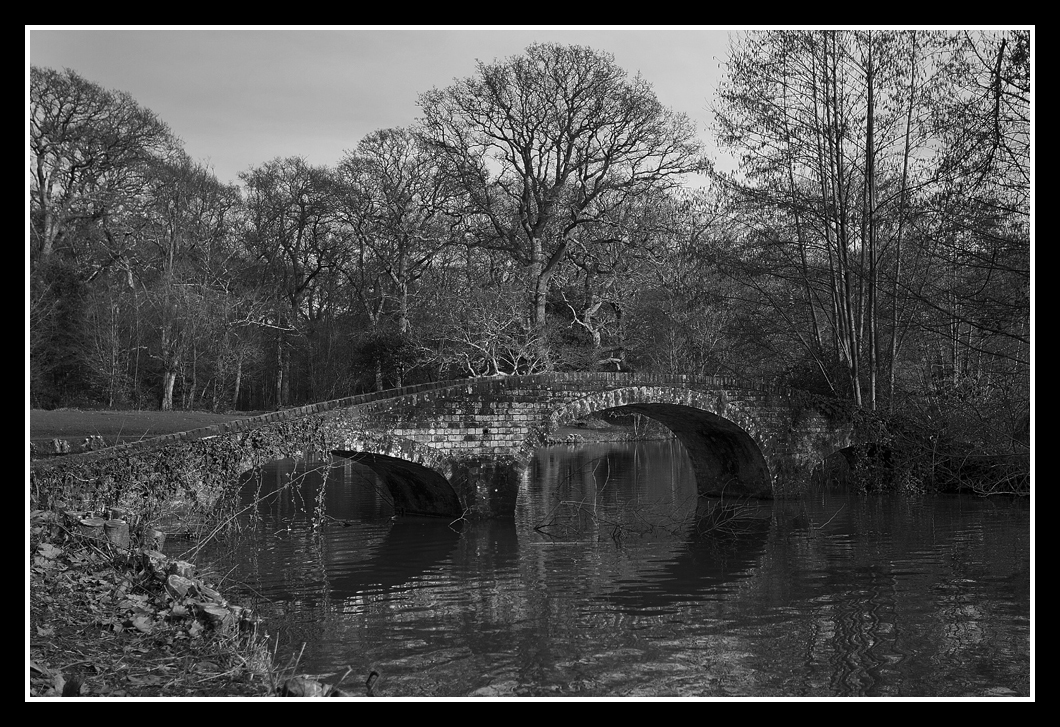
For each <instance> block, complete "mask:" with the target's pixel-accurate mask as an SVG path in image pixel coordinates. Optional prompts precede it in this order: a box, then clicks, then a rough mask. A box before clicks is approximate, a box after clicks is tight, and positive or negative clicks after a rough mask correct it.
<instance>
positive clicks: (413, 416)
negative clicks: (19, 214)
mask: <svg viewBox="0 0 1060 727" xmlns="http://www.w3.org/2000/svg"><path fill="white" fill-rule="evenodd" d="M605 410H617V411H618V412H619V413H623V414H641V415H644V416H647V417H650V418H652V419H655V420H658V421H659V422H661V423H662V424H664V425H665V426H666V427H668V428H669V429H670V430H671V431H673V433H674V435H675V436H676V437H677V438H678V439H679V440H680V441H681V442H682V443H683V444H684V446H685V448H686V449H687V451H688V454H689V457H690V459H691V462H692V466H693V469H694V471H695V475H696V480H697V483H698V488H699V493H700V495H702V496H724V497H729V496H732V497H758V498H771V497H773V496H774V495H776V494H787V493H794V492H796V491H797V487H798V483H799V482H801V481H802V480H803V478H807V477H808V476H809V474H810V472H811V471H812V469H813V467H814V466H815V465H817V464H819V463H820V462H822V461H823V460H824V459H825V457H827V456H828V455H829V454H832V453H833V452H835V451H837V450H839V449H841V448H843V447H846V446H848V445H850V444H851V427H850V425H849V423H846V422H845V421H844V418H843V417H842V416H841V415H839V414H835V413H834V412H837V411H838V408H837V407H835V406H834V405H829V403H828V402H825V401H820V400H815V399H813V398H811V397H809V396H807V395H804V394H801V393H799V392H794V391H792V390H788V389H782V388H779V387H775V386H769V385H763V384H755V383H754V382H751V381H741V380H738V379H733V378H725V377H690V376H660V375H643V374H620V373H614V374H612V373H570V374H540V375H531V376H511V377H498V378H479V379H465V380H459V381H446V382H438V383H430V384H420V385H417V386H406V387H403V388H400V389H392V390H389V391H384V392H376V393H372V394H364V395H360V396H353V397H347V398H344V399H337V400H333V401H327V402H322V403H319V404H313V405H309V406H304V407H300V408H295V409H287V410H283V411H278V412H274V413H271V414H265V415H261V416H255V417H250V418H247V419H240V420H236V421H232V422H228V423H226V424H222V425H217V426H213V427H207V428H203V429H197V430H193V431H189V432H182V433H179V434H170V435H165V436H161V437H157V438H155V439H150V440H144V441H141V442H136V443H131V444H123V445H119V446H115V447H110V448H107V449H102V450H98V451H95V452H86V453H83V454H74V455H66V456H64V457H57V458H53V459H47V460H39V461H35V462H33V463H32V464H31V468H30V495H31V499H32V501H33V506H34V507H53V506H60V505H61V506H66V507H81V508H84V509H90V508H91V509H97V510H98V509H102V508H106V507H124V508H131V509H134V510H137V509H143V508H147V509H150V508H149V507H148V506H147V505H146V503H147V502H148V501H155V502H158V501H163V500H168V501H171V502H172V501H174V500H176V501H180V502H182V503H184V504H189V503H190V504H191V505H197V506H200V507H203V508H208V507H211V506H212V505H213V504H214V503H216V502H217V500H218V499H219V498H220V497H222V496H223V495H224V494H225V493H227V492H231V491H232V489H233V488H234V486H235V483H237V482H238V480H239V477H240V475H241V474H243V473H244V472H246V471H248V470H251V469H253V468H255V467H259V466H261V465H264V464H266V463H268V462H270V461H273V460H276V459H281V458H286V457H292V458H299V457H307V456H311V455H313V454H324V453H329V452H330V453H334V454H336V455H339V456H344V457H349V458H351V459H354V460H356V461H358V462H359V463H361V464H364V465H366V466H368V467H370V468H372V469H373V470H375V471H376V472H377V473H378V474H379V475H380V476H381V477H382V478H383V480H384V481H385V482H386V483H387V486H388V488H389V489H390V491H391V494H392V495H393V498H394V504H395V508H396V509H397V511H398V512H404V513H407V514H433V515H445V516H460V515H465V516H469V517H480V518H488V517H511V516H513V515H514V512H515V501H516V497H517V495H518V491H519V483H520V480H521V479H522V475H523V473H524V472H525V469H526V465H527V464H528V462H529V460H530V457H531V456H532V452H533V450H534V448H536V447H537V446H540V445H541V444H542V443H543V441H544V437H545V436H546V435H547V434H548V433H549V432H551V431H553V430H555V429H556V428H557V427H561V426H563V425H565V424H568V423H570V422H572V421H574V420H578V419H582V418H584V417H586V416H588V415H590V414H593V413H596V412H601V411H605ZM830 412H831V413H830Z"/></svg>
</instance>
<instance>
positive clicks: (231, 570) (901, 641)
mask: <svg viewBox="0 0 1060 727" xmlns="http://www.w3.org/2000/svg"><path fill="white" fill-rule="evenodd" d="M324 471H326V473H327V476H326V479H325V478H324V477H323V476H322V472H324ZM242 497H243V502H244V503H245V505H247V506H248V510H247V512H246V513H245V514H244V516H243V517H242V519H241V520H240V529H239V532H238V533H234V534H233V535H232V536H231V537H229V538H227V539H225V540H223V541H218V542H216V543H212V544H211V546H210V547H209V548H208V549H204V550H203V551H202V552H201V553H200V554H199V562H200V564H202V565H205V566H207V567H208V568H209V569H210V570H211V571H212V572H214V573H221V574H227V576H226V582H225V584H224V585H225V588H226V589H227V591H228V593H229V595H230V596H231V597H232V598H233V599H237V600H240V602H242V603H246V604H249V605H253V606H255V607H256V608H257V610H258V612H259V613H260V614H261V615H262V616H264V618H265V622H266V624H267V628H268V630H269V632H270V634H272V635H273V636H274V638H275V639H277V640H278V643H279V653H280V654H281V655H285V654H288V655H289V654H295V653H299V652H300V653H301V660H300V664H299V672H301V673H311V674H326V673H332V672H336V671H345V668H346V667H347V666H349V667H351V668H352V674H353V675H355V677H351V681H360V680H363V678H364V676H367V674H368V673H369V671H370V670H372V669H375V670H377V671H379V672H380V673H381V674H382V677H381V678H380V680H379V682H378V683H377V685H376V688H375V694H376V695H378V696H395V697H409V696H421V697H422V696H466V695H481V696H502V697H505V696H506V697H511V696H585V697H614V696H652V697H665V696H682V697H724V696H741V697H765V696H771V697H796V696H807V697H835V696H851V697H858V696H862V697H876V696H880V697H883V696H889V697H948V696H997V697H1012V696H1028V695H1029V691H1030V602H1031V599H1030V596H1031V594H1030V591H1031V586H1030V572H1031V570H1030V515H1029V508H1028V506H1027V503H1026V502H1025V501H1020V500H1015V501H1013V500H984V499H973V498H967V497H957V496H947V497H938V498H922V499H913V500H910V499H892V498H887V497H879V496H869V497H865V496H857V495H848V494H846V493H844V492H828V491H821V492H818V493H815V494H814V495H813V496H811V497H807V498H804V499H802V500H799V501H797V502H794V501H792V502H765V503H759V502H748V503H721V502H718V501H707V500H701V499H699V498H697V497H695V483H694V480H693V476H692V472H691V468H690V465H689V463H688V460H687V457H686V456H685V455H684V452H683V451H682V450H681V448H680V445H679V444H677V443H676V442H673V441H660V442H641V443H635V444H633V443H615V444H597V445H583V446H579V447H567V446H558V447H551V448H547V449H542V450H540V451H539V452H538V453H537V456H536V458H535V460H534V462H533V465H532V467H531V468H530V469H529V471H528V472H527V476H526V478H525V481H524V483H523V486H522V491H521V493H520V497H519V504H518V510H517V514H516V519H515V521H514V522H482V523H467V522H454V523H450V522H448V521H446V520H436V519H425V518H424V519H413V518H398V519H394V518H392V517H391V516H392V514H393V511H392V508H391V507H390V504H389V502H388V496H387V493H386V491H385V487H383V486H382V485H381V483H380V482H378V480H377V478H376V477H375V476H374V475H373V474H372V473H371V472H370V471H367V470H364V469H363V468H360V467H359V466H358V465H352V464H349V463H339V464H336V465H335V466H333V467H330V468H328V467H327V466H326V465H325V463H322V462H316V463H310V464H306V463H296V462H293V461H282V462H278V463H275V464H274V465H271V466H269V467H267V468H265V469H264V470H262V471H261V472H260V473H259V474H258V476H256V477H253V478H250V479H248V481H247V483H246V485H245V487H244V490H243V492H242ZM251 503H256V504H253V506H250V505H251Z"/></svg>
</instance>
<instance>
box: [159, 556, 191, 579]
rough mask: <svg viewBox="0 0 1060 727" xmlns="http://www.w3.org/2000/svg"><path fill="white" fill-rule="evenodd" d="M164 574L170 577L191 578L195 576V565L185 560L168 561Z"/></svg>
mask: <svg viewBox="0 0 1060 727" xmlns="http://www.w3.org/2000/svg"><path fill="white" fill-rule="evenodd" d="M166 572H167V573H169V574H170V575H178V576H183V577H184V578H193V577H194V576H195V565H194V564H193V563H189V562H188V561H186V560H174V561H170V563H169V566H168V567H167V568H166Z"/></svg>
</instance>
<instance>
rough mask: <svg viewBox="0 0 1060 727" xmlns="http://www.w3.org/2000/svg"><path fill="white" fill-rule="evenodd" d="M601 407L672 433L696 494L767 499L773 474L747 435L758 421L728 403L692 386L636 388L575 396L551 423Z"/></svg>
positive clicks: (754, 442)
mask: <svg viewBox="0 0 1060 727" xmlns="http://www.w3.org/2000/svg"><path fill="white" fill-rule="evenodd" d="M676 402H680V403H676ZM719 410H720V411H721V412H722V413H716V412H717V411H719ZM601 411H614V412H618V413H620V414H640V415H642V416H646V417H649V418H651V419H655V420H656V421H658V422H660V423H662V424H663V425H664V426H665V427H666V428H667V429H669V430H670V431H671V432H673V433H674V436H676V437H677V439H678V440H680V442H681V444H683V445H684V447H685V449H686V450H687V452H688V457H689V459H690V460H691V462H692V468H693V470H694V472H695V475H696V485H697V489H698V492H699V495H700V496H701V497H754V498H759V499H772V497H773V478H772V474H771V472H770V469H769V465H768V463H767V462H766V458H765V455H764V454H763V453H762V450H761V448H760V447H759V446H758V443H757V442H756V441H755V439H754V437H753V436H752V432H753V431H755V430H756V429H757V426H756V425H755V422H754V420H753V419H752V418H751V417H748V416H747V415H745V414H744V413H743V412H741V411H740V410H739V409H738V408H737V407H735V406H733V405H732V404H728V405H724V404H719V402H718V401H717V400H715V399H713V398H712V397H708V396H706V395H703V394H700V393H698V392H694V391H688V390H678V391H670V390H659V391H655V390H653V389H650V388H647V387H638V388H631V389H622V390H618V391H612V392H607V393H606V394H599V395H594V396H589V397H586V398H584V399H580V400H578V401H575V402H573V403H571V404H568V405H567V406H565V407H563V408H562V409H560V410H558V411H557V412H555V413H554V414H553V415H552V417H551V424H552V425H553V426H563V425H564V424H566V423H568V422H570V421H572V420H574V419H577V418H581V417H584V416H586V415H587V414H592V413H596V412H601ZM749 430H750V431H749Z"/></svg>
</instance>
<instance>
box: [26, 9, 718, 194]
mask: <svg viewBox="0 0 1060 727" xmlns="http://www.w3.org/2000/svg"><path fill="white" fill-rule="evenodd" d="M729 32H730V31H729V30H727V29H725V28H721V27H713V26H681V27H672V28H666V27H663V26H652V27H648V28H630V27H609V28H596V27H585V28H576V27H575V28H547V27H542V28H527V27H518V26H496V27H490V28H485V29H484V28H481V27H475V28H468V27H463V28H461V27H430V26H428V27H420V28H409V27H391V28H387V27H372V28H363V27H361V28H358V27H348V28H341V29H335V28H332V27H328V28H317V29H312V28H301V27H299V28H260V27H259V28H245V29H238V28H230V27H223V28H212V29H211V28H208V27H187V28H169V27H167V28H152V27H144V28H132V29H129V28H115V29H109V28H98V27H93V28H85V27H63V26H54V27H53V26H42V27H34V26H27V29H26V49H27V50H26V55H27V59H26V61H27V62H26V73H27V90H26V97H27V106H28V103H29V102H28V95H29V90H28V75H29V66H30V65H36V66H45V67H49V68H54V69H56V70H59V69H62V68H70V69H72V70H74V71H76V72H77V73H78V74H79V75H81V76H82V77H83V78H85V79H86V80H89V81H91V82H93V83H96V84H98V85H100V86H102V87H104V88H107V89H110V90H118V91H125V92H127V93H129V94H130V95H131V96H132V97H133V99H135V100H136V101H137V103H139V104H140V105H141V106H143V107H146V108H148V109H150V110H151V111H153V112H154V113H155V114H156V115H157V116H158V117H159V118H160V119H161V120H162V121H164V122H165V123H167V124H168V125H169V127H170V128H171V129H172V131H173V133H174V134H176V136H178V137H179V138H180V139H182V140H183V142H184V150H185V151H186V152H187V153H188V154H189V155H190V156H191V157H192V158H193V159H196V160H197V161H200V162H203V163H206V164H208V165H209V166H211V167H212V168H213V171H214V173H215V174H216V176H217V177H218V179H220V180H221V181H222V182H238V175H239V173H240V172H243V171H246V170H247V169H250V168H251V167H254V166H258V165H260V164H263V163H265V162H267V161H269V160H271V159H274V158H276V157H287V156H300V157H304V158H305V159H306V160H307V161H308V162H309V163H310V164H312V165H328V166H333V165H335V164H337V163H338V162H339V161H340V160H341V159H342V157H343V156H344V154H345V152H346V150H350V149H353V148H354V147H356V145H357V142H358V141H360V140H361V139H362V138H363V137H364V136H366V135H367V134H369V133H371V132H373V131H376V130H379V129H385V128H392V127H398V126H409V125H411V124H413V123H414V122H415V120H416V119H417V118H418V117H419V116H420V115H421V114H420V109H419V107H418V106H417V105H416V102H417V99H418V97H419V95H420V94H421V93H423V92H425V91H429V90H431V89H432V88H435V87H438V88H443V87H445V86H448V85H450V84H451V83H453V81H454V80H456V79H462V78H466V77H469V76H473V75H475V66H476V61H483V62H486V63H489V62H492V61H494V60H498V59H503V58H507V57H510V56H515V55H519V54H521V53H522V52H523V51H524V50H525V48H526V47H527V46H528V45H529V44H530V43H533V42H537V41H541V42H559V43H567V44H576V45H586V46H589V47H591V48H594V49H596V50H601V51H607V52H610V53H612V54H613V55H614V57H615V61H616V63H617V64H618V65H619V66H620V67H621V68H623V69H625V70H626V71H627V72H628V73H629V74H630V75H631V76H632V75H634V74H636V73H638V72H639V73H640V74H641V75H642V76H643V77H644V79H646V80H647V81H648V82H649V83H651V84H652V87H653V88H654V89H655V93H656V95H657V96H658V98H659V100H660V101H661V102H662V103H663V105H665V106H668V107H669V108H671V109H673V110H675V111H680V112H683V113H685V114H687V115H688V116H689V118H691V119H692V120H693V121H694V122H695V124H696V126H697V128H698V129H699V131H700V134H701V136H702V138H703V140H704V142H705V143H706V144H707V145H708V149H713V148H714V146H713V144H712V137H711V134H710V132H709V128H710V125H711V123H712V116H711V112H710V105H711V103H712V98H713V95H714V91H715V89H716V87H717V85H718V82H719V79H720V77H721V74H722V72H723V64H724V61H725V58H726V57H727V54H728V36H729ZM711 156H715V154H714V153H711ZM717 160H718V161H719V163H720V164H721V165H722V166H723V167H730V165H731V163H730V162H727V161H726V159H725V158H724V157H717Z"/></svg>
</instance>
